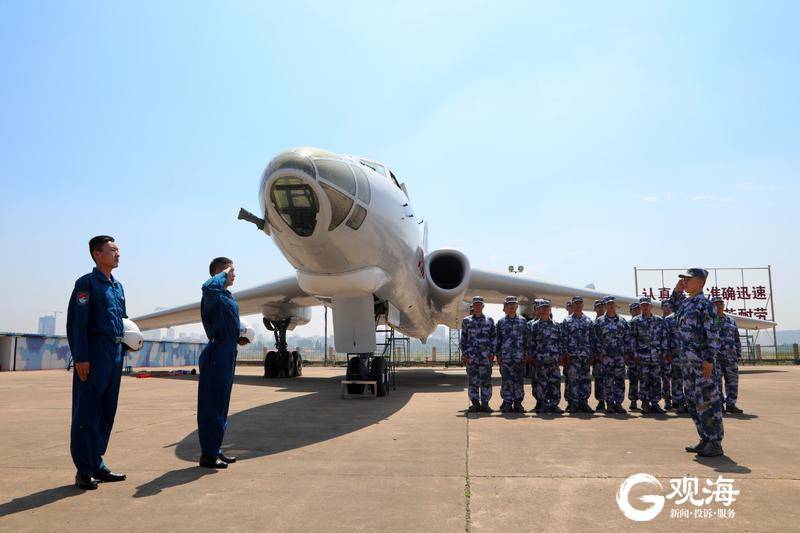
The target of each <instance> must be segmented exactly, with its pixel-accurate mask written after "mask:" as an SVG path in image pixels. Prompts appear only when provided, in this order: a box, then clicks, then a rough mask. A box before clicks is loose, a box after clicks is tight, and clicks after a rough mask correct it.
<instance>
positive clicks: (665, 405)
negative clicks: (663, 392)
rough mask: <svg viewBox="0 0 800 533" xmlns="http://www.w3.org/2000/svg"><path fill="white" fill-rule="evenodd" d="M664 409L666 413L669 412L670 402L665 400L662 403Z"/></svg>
mask: <svg viewBox="0 0 800 533" xmlns="http://www.w3.org/2000/svg"><path fill="white" fill-rule="evenodd" d="M664 409H665V410H666V411H669V410H670V409H672V400H666V401H665V402H664Z"/></svg>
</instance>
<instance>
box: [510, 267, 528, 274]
mask: <svg viewBox="0 0 800 533" xmlns="http://www.w3.org/2000/svg"><path fill="white" fill-rule="evenodd" d="M523 270H525V267H524V266H522V265H519V266H518V267H516V268H515V267H514V265H508V271H509V272H510V273H512V274H522V271H523Z"/></svg>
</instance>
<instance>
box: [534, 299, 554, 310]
mask: <svg viewBox="0 0 800 533" xmlns="http://www.w3.org/2000/svg"><path fill="white" fill-rule="evenodd" d="M549 305H550V300H545V299H540V300H536V301H535V302H534V304H533V307H534V308H535V309H539V308H540V307H547V306H549Z"/></svg>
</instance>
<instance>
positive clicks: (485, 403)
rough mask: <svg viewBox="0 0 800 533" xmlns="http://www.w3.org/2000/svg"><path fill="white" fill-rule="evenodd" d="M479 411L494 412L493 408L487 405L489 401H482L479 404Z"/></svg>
mask: <svg viewBox="0 0 800 533" xmlns="http://www.w3.org/2000/svg"><path fill="white" fill-rule="evenodd" d="M481 412H482V413H494V409H492V408H491V407H489V402H483V403H482V404H481Z"/></svg>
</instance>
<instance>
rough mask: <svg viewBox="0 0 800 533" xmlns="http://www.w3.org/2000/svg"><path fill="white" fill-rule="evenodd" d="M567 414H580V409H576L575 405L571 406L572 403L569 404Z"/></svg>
mask: <svg viewBox="0 0 800 533" xmlns="http://www.w3.org/2000/svg"><path fill="white" fill-rule="evenodd" d="M567 412H568V413H569V414H575V413H577V412H578V409H577V408H576V407H575V406H574V405H573V404H571V403H568V404H567Z"/></svg>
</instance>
